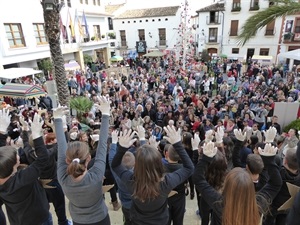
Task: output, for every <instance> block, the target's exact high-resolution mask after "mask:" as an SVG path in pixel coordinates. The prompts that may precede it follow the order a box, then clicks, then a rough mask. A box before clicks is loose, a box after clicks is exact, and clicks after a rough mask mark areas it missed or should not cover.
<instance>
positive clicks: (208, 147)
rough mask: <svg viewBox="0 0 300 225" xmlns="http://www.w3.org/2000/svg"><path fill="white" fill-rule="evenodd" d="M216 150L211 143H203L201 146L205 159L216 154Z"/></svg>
mask: <svg viewBox="0 0 300 225" xmlns="http://www.w3.org/2000/svg"><path fill="white" fill-rule="evenodd" d="M217 151H218V148H217V147H215V144H214V143H213V142H211V141H210V142H208V143H204V145H203V154H204V155H206V156H207V157H210V158H212V157H214V156H215V155H216V154H217Z"/></svg>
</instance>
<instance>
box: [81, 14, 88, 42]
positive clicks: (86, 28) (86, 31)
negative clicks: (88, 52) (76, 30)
mask: <svg viewBox="0 0 300 225" xmlns="http://www.w3.org/2000/svg"><path fill="white" fill-rule="evenodd" d="M82 20H83V23H84V27H85V35H86V36H87V37H89V36H90V33H89V28H88V24H87V22H86V17H85V13H84V11H83V14H82Z"/></svg>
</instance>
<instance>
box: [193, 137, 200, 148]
mask: <svg viewBox="0 0 300 225" xmlns="http://www.w3.org/2000/svg"><path fill="white" fill-rule="evenodd" d="M191 142H192V148H193V150H198V149H199V144H200V137H199V135H198V134H194V137H193V138H192V139H191Z"/></svg>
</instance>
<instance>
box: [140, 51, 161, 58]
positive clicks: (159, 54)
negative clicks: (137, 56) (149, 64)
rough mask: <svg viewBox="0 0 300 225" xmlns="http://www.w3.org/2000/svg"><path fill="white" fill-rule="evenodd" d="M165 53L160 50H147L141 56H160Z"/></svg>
mask: <svg viewBox="0 0 300 225" xmlns="http://www.w3.org/2000/svg"><path fill="white" fill-rule="evenodd" d="M164 55H165V54H164V53H163V52H160V51H153V52H149V53H147V54H145V55H143V56H145V57H161V56H164Z"/></svg>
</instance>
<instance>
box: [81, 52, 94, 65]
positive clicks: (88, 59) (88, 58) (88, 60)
mask: <svg viewBox="0 0 300 225" xmlns="http://www.w3.org/2000/svg"><path fill="white" fill-rule="evenodd" d="M83 61H84V64H85V65H87V64H88V63H92V62H93V58H92V56H90V55H88V54H83Z"/></svg>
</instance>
